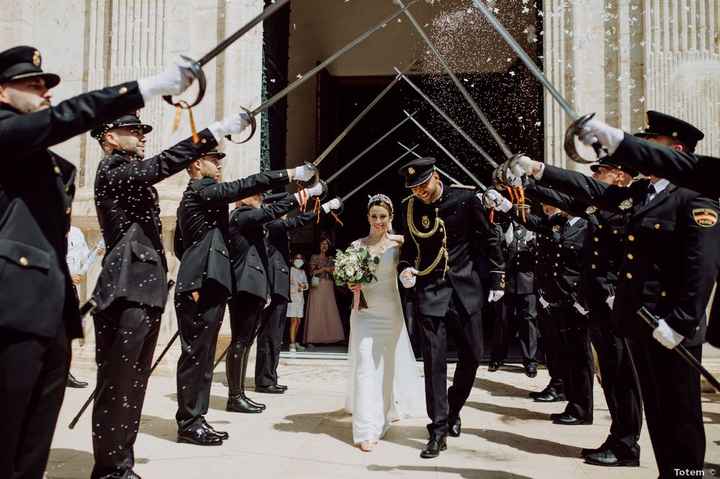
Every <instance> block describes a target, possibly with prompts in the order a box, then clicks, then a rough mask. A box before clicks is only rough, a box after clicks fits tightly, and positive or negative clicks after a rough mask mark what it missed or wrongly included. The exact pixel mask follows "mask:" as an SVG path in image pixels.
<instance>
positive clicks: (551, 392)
mask: <svg viewBox="0 0 720 479" xmlns="http://www.w3.org/2000/svg"><path fill="white" fill-rule="evenodd" d="M533 400H534V401H535V402H560V401H565V395H564V394H562V393H558V392H556V391H555V389H553V388H550V389H548V390H547V391H545V393H544V394H539V395H538V396H535V398H534V399H533Z"/></svg>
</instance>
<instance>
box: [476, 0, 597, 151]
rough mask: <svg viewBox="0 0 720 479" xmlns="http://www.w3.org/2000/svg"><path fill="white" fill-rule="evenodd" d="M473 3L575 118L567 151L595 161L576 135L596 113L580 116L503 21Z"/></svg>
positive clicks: (569, 128) (561, 106)
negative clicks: (579, 149)
mask: <svg viewBox="0 0 720 479" xmlns="http://www.w3.org/2000/svg"><path fill="white" fill-rule="evenodd" d="M472 2H473V5H475V8H477V9H478V10H480V12H481V13H482V14H483V15H484V16H485V18H486V19H487V21H488V23H490V25H492V27H493V28H494V29H495V31H496V32H498V33H499V34H500V36H501V37H502V38H503V40H505V42H506V43H507V44H508V46H509V47H510V48H512V49H513V51H514V52H515V54H517V56H518V58H520V60H522V62H523V63H524V64H525V66H527V67H528V69H529V70H530V73H532V75H533V76H534V77H535V78H536V79H537V80H538V81H539V82H540V83H542V85H543V86H544V87H545V89H546V90H547V91H548V93H550V96H552V97H553V98H554V99H555V101H556V102H557V103H558V105H560V108H562V109H563V110H564V111H565V113H567V114H568V116H570V117H571V118H572V119H573V122H572V123H571V125H570V126H569V127H568V129H567V131H566V132H565V142H564V147H565V152H566V153H567V154H568V156H569V157H570V159H571V160H573V161H575V162H577V163H583V164H590V163H595V161H596V160H595V161H588V160H586V159H584V158H583V157H582V156H580V154H579V153H578V152H577V149H576V148H575V137H576V136H578V134H579V133H580V132H581V130H582V127H583V126H584V125H585V123H587V122H588V121H589V120H590V119H591V118H592V117H594V116H595V113H590V114H587V115H583V116H580V115H579V114H578V113H577V112H576V111H575V109H574V108H573V107H572V106H571V105H570V102H568V101H567V100H566V99H565V97H563V96H562V94H561V93H560V92H559V91H558V90H557V89H556V88H555V86H554V85H553V84H552V83H550V80H548V79H547V77H546V76H545V74H544V73H543V72H542V71H541V70H540V68H538V66H537V65H536V64H535V62H534V61H533V60H532V58H530V56H529V55H528V54H527V53H525V50H523V48H522V47H521V46H520V44H519V43H518V42H517V41H516V40H515V38H514V37H513V36H512V35H511V34H510V32H508V31H507V29H505V27H504V26H503V24H502V23H500V20H498V19H497V17H495V15H494V14H493V13H492V12H491V11H490V9H489V8H488V7H487V5H485V4H484V3H483V2H481V1H480V0H472ZM601 148H602V147H601V146H600V144H599V143H596V144H594V145H593V149H594V150H595V153H596V154H597V155H598V158H600V155H601Z"/></svg>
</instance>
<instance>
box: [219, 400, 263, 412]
mask: <svg viewBox="0 0 720 479" xmlns="http://www.w3.org/2000/svg"><path fill="white" fill-rule="evenodd" d="M225 410H226V411H229V412H242V413H246V414H259V413H261V412H262V411H263V410H262V409H261V408H259V407H257V406H253V405H252V404H250V403H249V402H248V401H247V399H246V398H244V397H242V396H239V395H238V396H230V397H229V398H228V402H227V405H226V406H225Z"/></svg>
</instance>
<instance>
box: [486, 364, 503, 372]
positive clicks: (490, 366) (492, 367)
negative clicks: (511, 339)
mask: <svg viewBox="0 0 720 479" xmlns="http://www.w3.org/2000/svg"><path fill="white" fill-rule="evenodd" d="M500 366H502V361H490V364H488V371H489V372H491V373H494V372H495V371H497V370H498V369H500Z"/></svg>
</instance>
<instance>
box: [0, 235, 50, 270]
mask: <svg viewBox="0 0 720 479" xmlns="http://www.w3.org/2000/svg"><path fill="white" fill-rule="evenodd" d="M0 261H2V262H3V263H5V265H7V264H8V263H10V264H13V265H15V266H17V267H20V268H33V269H39V270H43V271H48V270H49V269H50V254H49V253H47V252H45V251H43V250H41V249H40V248H36V247H35V246H30V245H28V244H25V243H20V242H19V241H14V240H10V239H0ZM5 265H2V266H0V273H1V272H2V270H3V269H4V266H5Z"/></svg>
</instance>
